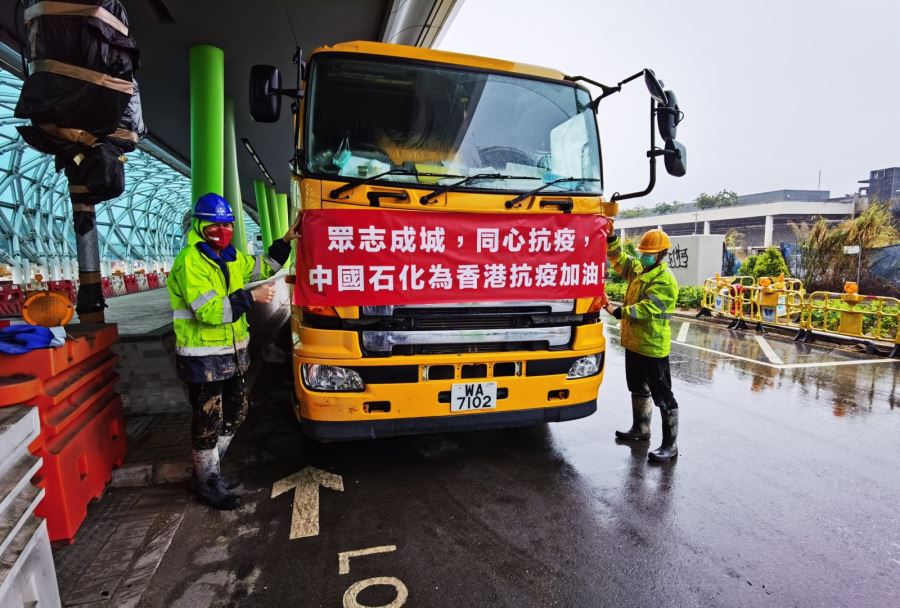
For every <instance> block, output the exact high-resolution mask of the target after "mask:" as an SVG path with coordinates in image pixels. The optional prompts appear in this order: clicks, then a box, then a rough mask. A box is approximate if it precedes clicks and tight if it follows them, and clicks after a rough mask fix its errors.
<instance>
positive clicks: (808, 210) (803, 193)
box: [615, 190, 855, 249]
mask: <svg viewBox="0 0 900 608" xmlns="http://www.w3.org/2000/svg"><path fill="white" fill-rule="evenodd" d="M830 195H831V193H830V192H829V191H827V190H773V191H771V192H759V193H756V194H746V195H743V196H739V197H738V200H737V204H736V205H735V206H733V207H715V208H713V209H699V208H697V206H696V205H694V204H689V205H682V206H680V207H678V209H677V210H675V211H673V212H671V213H666V214H658V213H655V212H653V211H652V210H648V212H647V213H646V214H644V215H641V216H640V217H635V218H627V219H625V218H623V219H618V220H616V223H615V225H616V229H618V230H620V232H621V233H623V235H624V236H635V237H636V236H638V234H640V233H641V232H643V231H645V230H648V229H650V228H656V227H660V228H663V229H664V230H665V231H666V232H668V233H669V234H670V235H672V236H677V235H689V234H726V233H727V232H728V231H729V230H731V229H735V230H737V231H738V232H741V233H743V234H744V240H745V245H746V246H747V248H748V249H760V248H762V247H769V246H771V245H778V243H780V242H782V241H784V242H795V240H796V239H795V237H794V233H793V231H792V230H791V227H790V223H791V222H796V223H800V222H814V221H816V220H818V219H819V218H820V217H823V218H825V220H826V221H827V222H829V223H832V224H833V223H839V222H842V221H844V220H846V219H848V218H850V217H852V215H853V213H854V210H855V200H854V199H853V198H838V199H832V198H830Z"/></svg>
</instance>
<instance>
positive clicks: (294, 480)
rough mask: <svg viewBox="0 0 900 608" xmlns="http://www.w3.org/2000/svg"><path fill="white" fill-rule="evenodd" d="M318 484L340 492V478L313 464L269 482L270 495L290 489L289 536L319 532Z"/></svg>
mask: <svg viewBox="0 0 900 608" xmlns="http://www.w3.org/2000/svg"><path fill="white" fill-rule="evenodd" d="M319 486H324V487H326V488H330V489H332V490H337V491H338V492H343V491H344V480H343V478H342V477H341V476H340V475H335V474H334V473H328V472H327V471H322V470H320V469H317V468H315V467H304V468H303V469H302V470H301V471H298V472H296V473H294V474H293V475H289V476H287V477H285V478H284V479H280V480H278V481H276V482H275V483H274V484H273V485H272V498H276V497H278V496H281V495H282V494H284V493H285V492H288V491H290V490H291V489H293V490H294V509H293V511H292V513H291V539H292V540H293V539H295V538H307V537H310V536H318V535H319Z"/></svg>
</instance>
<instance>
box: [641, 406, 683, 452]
mask: <svg viewBox="0 0 900 608" xmlns="http://www.w3.org/2000/svg"><path fill="white" fill-rule="evenodd" d="M660 413H661V414H662V436H663V438H662V445H660V446H659V447H658V448H657V449H655V450H653V451H652V452H650V453H649V454H647V458H648V459H649V460H651V461H653V462H668V461H669V460H672V459H673V458H677V457H678V445H677V444H676V443H675V441H676V439H678V408H677V407H676V408H671V409H663V408H660Z"/></svg>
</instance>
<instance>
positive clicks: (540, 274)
mask: <svg viewBox="0 0 900 608" xmlns="http://www.w3.org/2000/svg"><path fill="white" fill-rule="evenodd" d="M608 229H609V220H607V219H606V218H605V217H602V216H599V215H574V214H553V215H550V214H525V213H508V214H506V213H503V214H498V213H491V214H485V213H445V212H424V211H423V212H410V211H386V210H377V211H376V210H359V211H347V210H333V209H323V210H312V211H305V212H304V213H303V220H302V234H303V238H302V240H301V241H300V243H301V245H300V252H299V253H298V257H297V280H296V284H295V287H294V302H295V303H296V304H302V305H306V306H377V305H385V304H395V305H396V304H436V303H443V302H497V301H509V300H562V299H570V298H578V297H582V298H583V297H596V296H601V295H603V277H604V275H605V269H606V264H605V261H606V234H607V231H608Z"/></svg>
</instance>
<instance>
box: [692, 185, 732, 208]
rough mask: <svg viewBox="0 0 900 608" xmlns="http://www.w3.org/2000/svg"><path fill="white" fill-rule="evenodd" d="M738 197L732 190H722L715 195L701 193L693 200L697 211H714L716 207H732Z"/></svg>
mask: <svg viewBox="0 0 900 608" xmlns="http://www.w3.org/2000/svg"><path fill="white" fill-rule="evenodd" d="M737 202H738V195H737V192H734V191H733V190H725V189H722V190H720V191H719V192H717V193H715V194H707V193H706V192H701V193H700V194H698V195H697V198H695V199H694V204H695V205H697V209H714V208H716V207H734V206H735V205H737Z"/></svg>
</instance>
